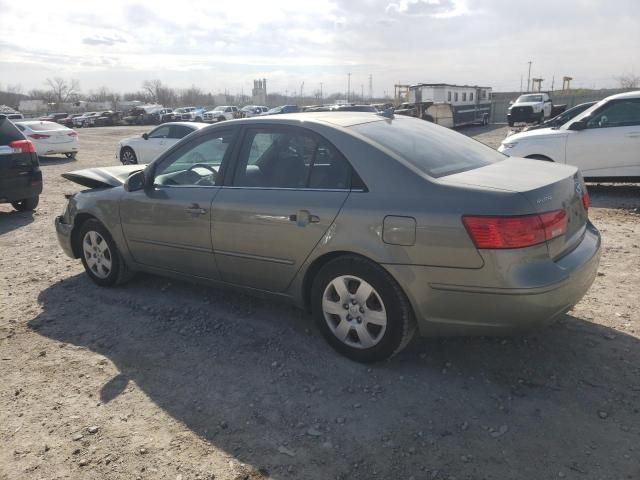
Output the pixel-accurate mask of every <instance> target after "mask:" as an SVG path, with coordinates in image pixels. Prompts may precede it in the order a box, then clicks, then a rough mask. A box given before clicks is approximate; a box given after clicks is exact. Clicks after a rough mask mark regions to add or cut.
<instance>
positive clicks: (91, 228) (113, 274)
mask: <svg viewBox="0 0 640 480" xmlns="http://www.w3.org/2000/svg"><path fill="white" fill-rule="evenodd" d="M89 232H97V233H98V234H99V235H100V237H101V238H102V239H103V241H104V242H106V244H107V247H108V249H109V258H110V262H111V268H110V271H109V273H108V275H106V276H105V277H100V276H98V275H97V274H96V272H95V271H94V270H93V269H92V268H91V267H90V266H89V264H88V263H87V258H86V254H85V251H84V246H83V242H84V239H85V236H86V235H87V234H88V233H89ZM75 238H76V239H77V242H79V245H77V246H76V248H77V251H78V252H79V253H80V258H81V259H82V265H83V266H84V269H85V272H87V275H89V277H90V278H91V280H93V281H94V283H96V284H97V285H100V286H101V287H113V286H116V285H121V284H123V283H125V282H126V281H128V280H129V279H130V278H131V277H132V276H133V272H131V271H130V270H129V269H128V268H127V265H126V264H125V263H124V260H123V259H122V255H120V251H119V250H118V247H117V245H116V243H115V242H114V241H113V238H112V237H111V234H110V233H109V231H108V230H107V229H106V228H105V226H104V225H102V223H100V222H99V221H98V220H95V219H90V220H87V221H86V222H84V223H83V224H82V226H81V227H80V231H79V232H78V235H77V236H76V237H75Z"/></svg>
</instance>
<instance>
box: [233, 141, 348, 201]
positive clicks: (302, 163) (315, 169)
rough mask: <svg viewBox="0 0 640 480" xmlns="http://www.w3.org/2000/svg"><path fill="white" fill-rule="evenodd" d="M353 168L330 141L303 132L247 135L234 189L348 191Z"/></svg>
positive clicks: (235, 177)
mask: <svg viewBox="0 0 640 480" xmlns="http://www.w3.org/2000/svg"><path fill="white" fill-rule="evenodd" d="M350 172H351V167H350V165H349V164H348V162H347V161H346V159H345V158H344V157H343V156H342V155H341V154H340V153H339V152H338V151H337V150H335V148H333V147H332V146H331V145H330V144H329V143H328V142H326V141H325V140H323V139H321V138H319V137H317V136H316V135H314V134H311V133H309V132H306V131H304V130H301V129H270V128H263V129H251V130H249V131H248V132H247V135H246V137H245V141H244V142H243V147H242V151H241V153H240V159H239V163H238V167H237V169H236V173H235V176H234V180H233V185H234V186H241V187H263V188H296V189H300V188H321V189H346V188H349V181H350Z"/></svg>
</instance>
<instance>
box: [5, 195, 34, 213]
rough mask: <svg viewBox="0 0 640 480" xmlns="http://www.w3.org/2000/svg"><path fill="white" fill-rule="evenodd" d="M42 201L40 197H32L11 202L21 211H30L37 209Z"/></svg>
mask: <svg viewBox="0 0 640 480" xmlns="http://www.w3.org/2000/svg"><path fill="white" fill-rule="evenodd" d="M38 203H40V197H39V196H38V197H31V198H25V199H24V200H20V201H19V202H11V205H12V206H13V208H15V209H16V210H18V211H19V212H30V211H32V210H35V209H36V207H37V206H38Z"/></svg>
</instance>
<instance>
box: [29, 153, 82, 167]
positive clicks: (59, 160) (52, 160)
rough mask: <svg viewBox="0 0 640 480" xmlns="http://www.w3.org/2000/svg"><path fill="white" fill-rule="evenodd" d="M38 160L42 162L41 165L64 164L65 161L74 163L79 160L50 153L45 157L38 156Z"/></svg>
mask: <svg viewBox="0 0 640 480" xmlns="http://www.w3.org/2000/svg"><path fill="white" fill-rule="evenodd" d="M38 161H39V162H40V166H47V165H64V164H65V163H74V162H77V161H78V159H77V158H67V157H65V156H53V155H48V156H44V157H38Z"/></svg>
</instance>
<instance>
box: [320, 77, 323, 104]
mask: <svg viewBox="0 0 640 480" xmlns="http://www.w3.org/2000/svg"><path fill="white" fill-rule="evenodd" d="M322 103H323V101H322V82H320V105H322Z"/></svg>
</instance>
